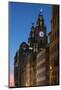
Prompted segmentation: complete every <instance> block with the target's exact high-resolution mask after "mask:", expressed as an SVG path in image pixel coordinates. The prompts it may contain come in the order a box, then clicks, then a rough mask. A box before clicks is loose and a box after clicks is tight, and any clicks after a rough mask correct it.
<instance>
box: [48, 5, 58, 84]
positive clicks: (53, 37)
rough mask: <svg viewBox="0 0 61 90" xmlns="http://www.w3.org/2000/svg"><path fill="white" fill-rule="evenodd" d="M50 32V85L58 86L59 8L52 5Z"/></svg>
mask: <svg viewBox="0 0 61 90" xmlns="http://www.w3.org/2000/svg"><path fill="white" fill-rule="evenodd" d="M51 28H52V30H51V32H50V34H49V35H50V41H51V42H50V46H49V58H50V62H49V63H50V75H49V76H50V80H49V83H50V85H57V84H59V6H58V5H52V21H51Z"/></svg>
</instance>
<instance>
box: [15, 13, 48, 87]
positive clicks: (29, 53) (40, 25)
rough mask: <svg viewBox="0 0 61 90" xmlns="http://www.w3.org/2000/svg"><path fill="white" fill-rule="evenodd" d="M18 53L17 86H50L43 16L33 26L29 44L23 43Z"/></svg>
mask: <svg viewBox="0 0 61 90" xmlns="http://www.w3.org/2000/svg"><path fill="white" fill-rule="evenodd" d="M17 53H18V57H17V55H16V57H15V61H16V62H17V67H16V68H17V69H16V68H15V65H16V62H15V63H14V70H15V72H16V73H15V72H14V77H15V83H17V84H15V86H16V87H17V86H18V87H24V86H40V85H49V47H48V40H47V35H46V26H45V23H44V19H43V15H41V14H39V15H38V19H37V24H36V26H34V24H32V27H31V31H30V35H29V38H28V44H26V43H25V42H22V44H21V45H20V47H19V50H18V52H17ZM16 76H17V78H16Z"/></svg>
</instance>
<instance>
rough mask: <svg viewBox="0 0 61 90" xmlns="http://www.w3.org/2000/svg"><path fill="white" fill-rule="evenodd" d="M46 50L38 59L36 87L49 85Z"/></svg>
mask: <svg viewBox="0 0 61 90" xmlns="http://www.w3.org/2000/svg"><path fill="white" fill-rule="evenodd" d="M46 56H47V52H46V49H42V50H41V51H40V52H39V53H38V54H37V57H36V85H47V81H48V79H47V75H46V60H47V57H46Z"/></svg>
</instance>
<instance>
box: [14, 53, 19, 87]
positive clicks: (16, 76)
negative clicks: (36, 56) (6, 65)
mask: <svg viewBox="0 0 61 90" xmlns="http://www.w3.org/2000/svg"><path fill="white" fill-rule="evenodd" d="M18 57H19V56H18V52H16V55H15V57H14V84H15V87H18V64H19V63H18V61H19V58H18Z"/></svg>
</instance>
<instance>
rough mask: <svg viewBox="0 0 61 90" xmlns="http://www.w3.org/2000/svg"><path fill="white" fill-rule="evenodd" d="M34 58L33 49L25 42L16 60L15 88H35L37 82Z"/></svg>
mask: <svg viewBox="0 0 61 90" xmlns="http://www.w3.org/2000/svg"><path fill="white" fill-rule="evenodd" d="M34 58H35V56H34V53H33V51H32V49H31V48H30V47H29V46H28V45H27V44H26V43H25V42H23V43H22V44H21V45H20V47H19V50H18V52H17V53H16V56H15V58H14V59H15V62H14V78H15V79H14V81H15V87H23V86H33V84H34V82H35V79H34V78H35V77H34V74H35V73H34V72H35V71H34V68H33V67H34V65H35V64H34V63H35V61H34V60H35V59H34Z"/></svg>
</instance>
